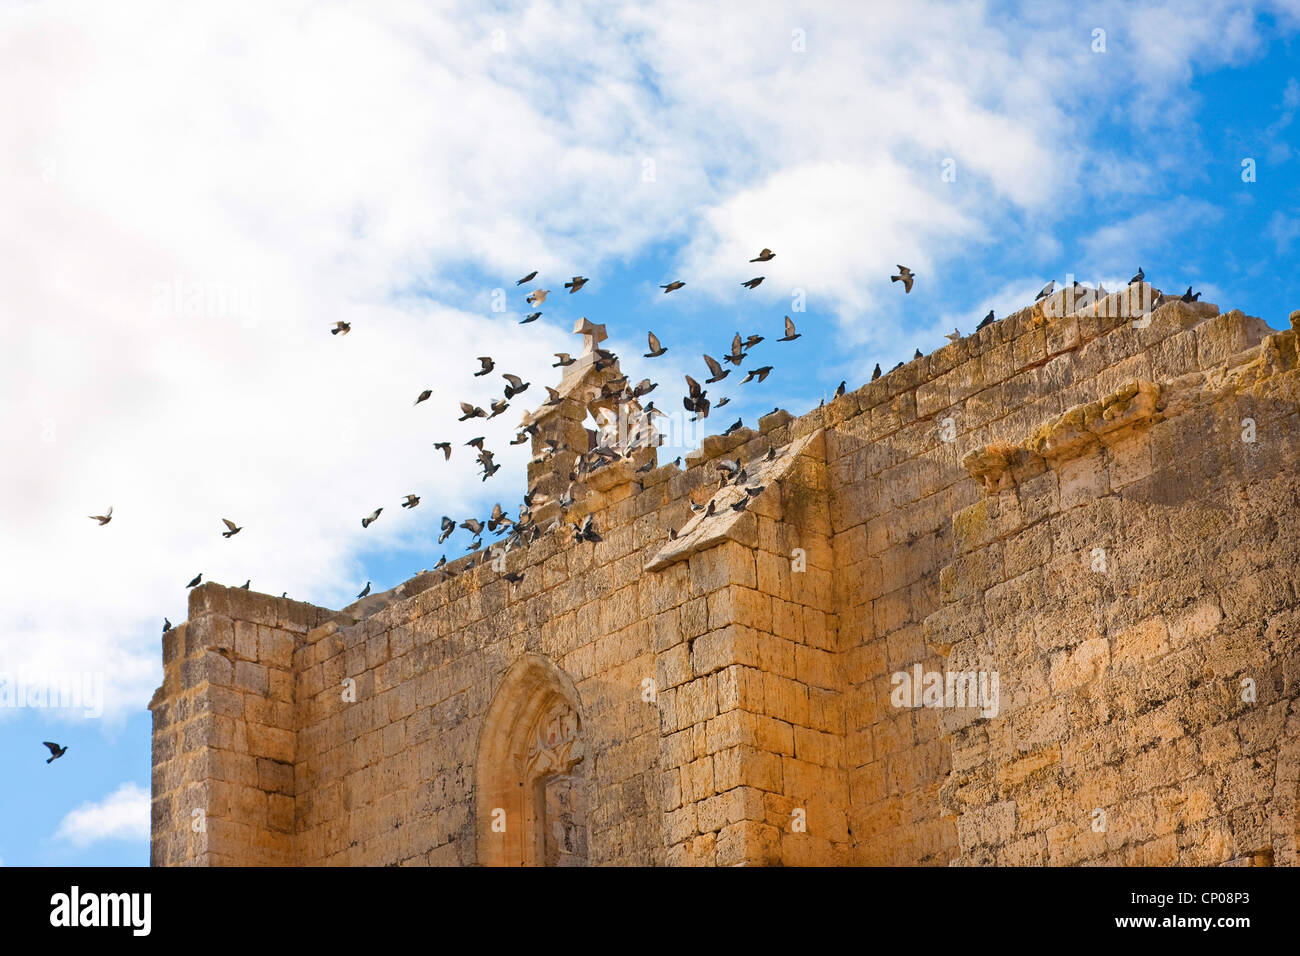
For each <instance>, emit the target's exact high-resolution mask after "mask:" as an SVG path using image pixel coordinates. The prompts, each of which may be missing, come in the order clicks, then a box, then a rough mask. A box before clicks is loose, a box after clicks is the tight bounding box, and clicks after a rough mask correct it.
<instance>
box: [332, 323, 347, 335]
mask: <svg viewBox="0 0 1300 956" xmlns="http://www.w3.org/2000/svg"><path fill="white" fill-rule="evenodd" d="M351 331H352V323H351V322H343V321H338V322H335V323H334V328H332V329H330V335H338V334H339V333H340V332H342V333H343V334H344V335H347V334H348V333H349V332H351Z"/></svg>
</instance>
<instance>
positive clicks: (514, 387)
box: [501, 372, 533, 398]
mask: <svg viewBox="0 0 1300 956" xmlns="http://www.w3.org/2000/svg"><path fill="white" fill-rule="evenodd" d="M501 377H502V378H504V379H505V380H506V382H507V383H508V384H507V385H506V398H514V397H515V396H516V395H518V394H519V393H520V392H526V391H528V386H529V385H531V384H533V383H532V382H525V381H524V380H523V379H522V378H520V377H519V376H518V375H511V374H510V373H509V372H506V373H505V374H504V375H502V376H501Z"/></svg>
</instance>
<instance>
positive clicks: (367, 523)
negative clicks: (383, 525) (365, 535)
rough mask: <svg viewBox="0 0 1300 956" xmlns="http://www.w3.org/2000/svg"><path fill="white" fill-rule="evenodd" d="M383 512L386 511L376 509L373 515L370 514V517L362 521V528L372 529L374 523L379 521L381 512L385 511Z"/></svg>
mask: <svg viewBox="0 0 1300 956" xmlns="http://www.w3.org/2000/svg"><path fill="white" fill-rule="evenodd" d="M383 510H384V509H383V508H376V509H375V510H374V512H373V513H372V514H370V516H369V517H366V518H362V519H361V527H363V528H369V527H370V526H371V525H372V524H373V523H374V522H376V521H378V520H379V512H381V511H383Z"/></svg>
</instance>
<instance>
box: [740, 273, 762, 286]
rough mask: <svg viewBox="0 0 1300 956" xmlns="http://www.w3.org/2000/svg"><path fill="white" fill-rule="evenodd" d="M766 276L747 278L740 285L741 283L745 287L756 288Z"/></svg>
mask: <svg viewBox="0 0 1300 956" xmlns="http://www.w3.org/2000/svg"><path fill="white" fill-rule="evenodd" d="M766 278H767V276H755V277H754V278H752V279H749V280H748V281H745V282H742V283H741V285H743V286H744V287H745V288H746V289H757V288H758V286H759V284H760V283H761V282H762V281H763V280H764V279H766Z"/></svg>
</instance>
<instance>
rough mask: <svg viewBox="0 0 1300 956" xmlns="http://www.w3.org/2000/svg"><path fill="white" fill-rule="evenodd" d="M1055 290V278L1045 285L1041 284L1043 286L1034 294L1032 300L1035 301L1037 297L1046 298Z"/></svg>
mask: <svg viewBox="0 0 1300 956" xmlns="http://www.w3.org/2000/svg"><path fill="white" fill-rule="evenodd" d="M1055 291H1056V280H1055V279H1053V280H1052V281H1051V282H1049V283H1047V285H1045V286H1043V288H1042V289H1041V290H1040V291H1039V293H1038V295H1036V296H1034V301H1035V302H1037V301H1038V300H1039V299H1046V298H1047V297H1048V296H1049V295H1051V294H1052V293H1053V292H1055Z"/></svg>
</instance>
